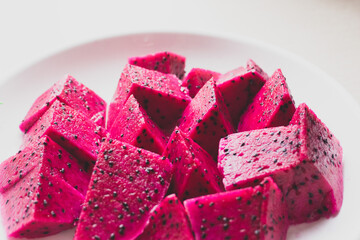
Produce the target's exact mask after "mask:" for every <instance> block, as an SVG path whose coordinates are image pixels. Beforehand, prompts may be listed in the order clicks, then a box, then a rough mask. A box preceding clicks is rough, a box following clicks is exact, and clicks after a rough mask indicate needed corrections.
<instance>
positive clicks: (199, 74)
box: [182, 68, 220, 98]
mask: <svg viewBox="0 0 360 240" xmlns="http://www.w3.org/2000/svg"><path fill="white" fill-rule="evenodd" d="M219 76H220V73H217V72H213V71H210V70H205V69H202V68H193V69H191V71H190V72H189V73H188V74H187V75H186V77H185V79H184V81H183V82H182V86H183V87H186V88H187V89H189V95H190V97H192V98H194V97H195V95H196V94H197V93H198V92H199V90H200V88H202V87H203V86H204V84H205V83H206V82H207V81H208V80H210V79H211V78H213V79H214V81H215V82H216V80H217V79H218V78H219Z"/></svg>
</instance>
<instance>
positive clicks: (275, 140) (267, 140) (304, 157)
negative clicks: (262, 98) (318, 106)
mask: <svg viewBox="0 0 360 240" xmlns="http://www.w3.org/2000/svg"><path fill="white" fill-rule="evenodd" d="M305 106H306V105H301V106H300V107H299V108H298V110H297V113H295V115H294V119H293V123H294V124H295V123H298V124H299V125H297V124H296V125H290V126H287V127H275V128H267V129H259V130H253V131H247V132H241V133H236V134H232V135H229V136H227V137H225V138H223V139H222V140H221V141H220V147H219V162H218V167H219V170H220V172H221V173H223V175H224V179H223V182H224V185H225V188H226V189H227V190H231V189H236V188H241V187H246V186H253V185H254V184H257V183H258V182H260V181H261V180H262V179H263V178H264V177H267V176H271V177H272V178H273V179H274V181H275V182H276V183H277V185H278V186H279V188H280V189H281V190H282V192H283V194H284V196H285V198H286V202H287V207H288V211H289V220H290V223H292V224H297V223H303V222H311V221H314V220H317V219H319V218H320V217H330V216H333V215H336V214H337V213H338V212H339V210H340V208H341V205H342V198H343V174H342V148H341V146H340V144H339V142H338V140H337V139H336V138H335V137H334V135H332V133H331V132H330V131H329V130H328V128H327V127H326V126H325V125H324V124H323V123H322V122H321V121H320V120H319V119H318V118H317V117H316V115H315V114H314V113H313V112H312V111H311V110H309V109H308V108H307V107H305Z"/></svg>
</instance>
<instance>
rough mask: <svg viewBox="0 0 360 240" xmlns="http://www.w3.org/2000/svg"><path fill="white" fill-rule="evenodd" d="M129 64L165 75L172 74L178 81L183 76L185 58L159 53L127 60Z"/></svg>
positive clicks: (168, 53)
mask: <svg viewBox="0 0 360 240" xmlns="http://www.w3.org/2000/svg"><path fill="white" fill-rule="evenodd" d="M129 64H132V65H136V66H139V67H143V68H146V69H149V70H155V71H158V72H162V73H166V74H174V75H176V76H177V77H178V78H179V79H182V78H183V77H184V75H185V57H183V56H180V55H178V54H175V53H172V52H159V53H155V54H153V55H146V56H142V57H132V58H129Z"/></svg>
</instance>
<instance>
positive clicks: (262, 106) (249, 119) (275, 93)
mask: <svg viewBox="0 0 360 240" xmlns="http://www.w3.org/2000/svg"><path fill="white" fill-rule="evenodd" d="M294 112H295V104H294V100H293V98H292V96H291V93H290V91H289V89H288V86H287V83H286V80H285V77H284V76H283V74H282V72H281V70H280V69H278V70H276V71H275V73H274V74H273V75H272V77H271V78H270V79H269V80H268V81H267V82H266V83H265V85H264V86H263V87H262V88H261V90H260V91H259V92H258V93H257V94H256V96H255V97H254V100H253V102H252V103H251V104H250V105H249V106H248V107H247V109H246V111H245V113H244V114H243V115H242V116H241V118H240V122H239V125H238V131H239V132H242V131H248V130H253V129H260V128H267V127H277V126H285V125H287V124H289V121H290V119H291V117H292V115H293V114H294Z"/></svg>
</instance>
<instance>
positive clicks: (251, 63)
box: [246, 59, 269, 80]
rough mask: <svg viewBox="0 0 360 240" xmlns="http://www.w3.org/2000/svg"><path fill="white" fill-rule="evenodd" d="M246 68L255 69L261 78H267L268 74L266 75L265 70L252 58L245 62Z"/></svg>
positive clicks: (248, 69)
mask: <svg viewBox="0 0 360 240" xmlns="http://www.w3.org/2000/svg"><path fill="white" fill-rule="evenodd" d="M246 70H247V71H255V72H256V73H257V74H260V75H261V76H262V78H263V79H265V80H268V79H269V76H268V75H267V73H266V72H264V70H262V68H261V67H259V65H257V64H256V63H255V62H254V60H252V59H249V60H248V61H247V62H246Z"/></svg>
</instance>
